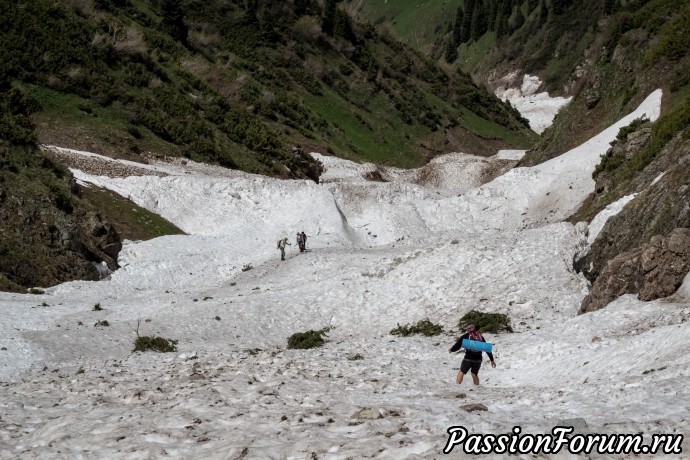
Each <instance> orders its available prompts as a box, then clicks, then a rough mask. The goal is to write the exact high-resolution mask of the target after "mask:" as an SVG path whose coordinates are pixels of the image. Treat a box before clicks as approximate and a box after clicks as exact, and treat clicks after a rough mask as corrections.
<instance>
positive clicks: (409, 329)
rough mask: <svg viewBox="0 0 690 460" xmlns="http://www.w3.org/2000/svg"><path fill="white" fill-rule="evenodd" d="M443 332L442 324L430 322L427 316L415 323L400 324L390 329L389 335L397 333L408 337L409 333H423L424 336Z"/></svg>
mask: <svg viewBox="0 0 690 460" xmlns="http://www.w3.org/2000/svg"><path fill="white" fill-rule="evenodd" d="M442 332H443V326H441V325H440V324H434V323H432V322H431V321H430V320H429V318H427V319H423V320H421V321H419V322H418V323H417V324H410V325H407V324H406V325H404V326H401V325H400V324H398V327H396V328H395V329H393V330H391V332H390V334H391V335H399V336H401V337H409V336H411V335H420V334H421V335H424V336H426V337H431V336H434V335H439V334H441V333H442Z"/></svg>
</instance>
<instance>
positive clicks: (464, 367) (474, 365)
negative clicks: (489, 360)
mask: <svg viewBox="0 0 690 460" xmlns="http://www.w3.org/2000/svg"><path fill="white" fill-rule="evenodd" d="M480 367H482V362H481V361H473V360H470V359H463V360H462V364H460V372H462V373H463V374H467V371H469V370H470V369H472V373H473V374H475V375H476V374H478V373H479V368H480Z"/></svg>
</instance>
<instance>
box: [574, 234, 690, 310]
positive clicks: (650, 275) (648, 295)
mask: <svg viewBox="0 0 690 460" xmlns="http://www.w3.org/2000/svg"><path fill="white" fill-rule="evenodd" d="M689 270H690V228H676V229H674V230H673V231H672V232H671V233H670V234H669V235H668V236H666V237H663V236H660V235H655V236H653V237H652V238H651V240H650V241H649V243H647V244H644V245H643V246H642V247H641V248H639V249H635V250H632V251H628V252H624V253H622V254H619V255H617V256H616V257H614V258H613V259H611V260H609V261H608V262H607V263H606V266H605V267H604V269H603V270H602V272H601V274H600V275H599V277H597V279H596V281H595V282H594V284H593V286H592V290H591V292H590V293H589V295H588V296H587V297H585V298H584V300H583V301H582V304H581V306H580V311H581V312H582V313H585V312H590V311H595V310H599V309H600V308H603V307H605V306H606V305H607V304H608V303H609V302H611V301H613V300H615V299H617V298H618V297H620V296H621V295H623V294H639V295H638V297H639V298H640V300H654V299H659V298H663V297H667V296H669V295H671V294H673V293H675V292H676V290H677V289H678V288H679V287H680V285H681V284H682V283H683V279H684V278H685V275H686V274H687V273H688V271H689Z"/></svg>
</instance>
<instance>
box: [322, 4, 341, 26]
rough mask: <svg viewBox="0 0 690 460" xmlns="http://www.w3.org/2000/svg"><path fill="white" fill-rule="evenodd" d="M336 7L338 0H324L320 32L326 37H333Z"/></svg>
mask: <svg viewBox="0 0 690 460" xmlns="http://www.w3.org/2000/svg"><path fill="white" fill-rule="evenodd" d="M337 7H338V0H326V4H325V5H324V9H323V22H322V24H321V30H323V31H324V33H325V34H327V35H333V32H334V31H335V12H336V9H337Z"/></svg>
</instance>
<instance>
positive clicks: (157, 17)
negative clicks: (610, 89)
mask: <svg viewBox="0 0 690 460" xmlns="http://www.w3.org/2000/svg"><path fill="white" fill-rule="evenodd" d="M336 3H337V2H333V1H328V2H325V3H324V4H323V5H321V4H319V3H318V2H316V1H301V2H299V1H298V2H294V3H291V2H272V1H252V2H244V1H222V2H200V1H199V2H194V1H183V0H165V1H161V0H158V1H156V0H150V1H145V0H131V1H130V0H98V1H95V2H89V1H80V2H77V1H63V2H57V3H56V2H52V1H47V0H25V1H20V2H15V3H12V2H4V3H3V5H2V6H0V8H1V9H2V10H1V11H0V15H1V18H2V19H0V21H2V24H1V25H2V28H1V29H0V30H2V32H0V64H1V65H2V66H3V68H4V69H6V72H7V74H8V76H9V77H10V78H11V79H12V80H13V83H14V85H15V86H17V87H19V88H21V89H22V90H23V91H24V92H25V93H27V94H28V95H30V96H31V97H32V98H33V99H34V100H35V101H37V103H38V104H39V110H37V112H36V114H35V116H34V121H35V123H36V126H37V134H38V138H39V141H41V142H46V143H48V142H52V143H57V144H60V145H64V146H71V147H78V148H84V149H89V150H95V151H99V152H103V153H106V154H110V155H116V156H128V157H132V158H133V159H136V157H137V155H138V154H139V153H140V152H142V151H153V152H157V153H166V154H172V155H184V156H187V157H189V158H192V159H195V160H199V161H209V162H214V163H218V164H221V165H224V166H228V167H231V168H239V169H242V170H246V171H251V172H257V173H263V174H270V175H276V176H285V177H307V176H308V177H312V178H316V177H317V175H318V165H315V164H314V163H313V161H312V160H311V158H310V157H309V156H308V155H305V154H304V153H302V152H304V151H305V150H309V149H318V150H320V151H325V152H332V153H334V154H337V155H341V156H344V157H348V158H353V159H360V160H370V161H379V162H387V163H390V164H393V165H397V166H403V167H410V166H418V165H420V164H423V163H424V162H425V161H426V160H428V159H429V158H430V157H431V156H433V155H435V154H438V153H440V152H443V151H446V150H447V149H449V148H450V149H461V148H463V147H465V148H466V147H467V146H475V145H476V144H478V142H477V140H478V139H484V132H487V131H488V132H491V133H492V136H491V137H490V138H489V139H487V140H488V141H489V142H488V147H486V148H485V149H484V151H481V150H480V151H479V152H478V153H489V152H490V151H491V150H492V149H494V148H495V147H496V145H510V146H515V147H528V146H530V145H531V144H532V143H533V142H534V140H535V137H534V135H533V133H531V132H530V131H529V129H528V128H527V127H526V126H525V125H524V123H523V120H521V119H520V116H519V114H517V113H516V112H514V111H511V109H510V108H509V107H506V106H504V105H503V104H502V103H501V102H500V101H498V100H497V99H496V98H493V97H492V96H490V95H488V94H487V93H486V92H485V91H483V90H482V89H480V88H478V87H477V86H476V85H474V84H473V83H472V81H471V79H470V78H469V77H468V76H467V75H466V74H464V73H462V72H456V71H452V72H450V73H444V72H443V71H442V70H441V69H440V68H438V67H436V66H435V65H434V64H433V63H432V62H431V61H429V60H428V59H426V58H425V57H424V56H422V55H421V54H419V53H417V52H416V51H414V50H413V49H411V48H409V47H406V46H404V45H402V44H401V43H399V42H398V41H396V40H395V39H393V38H391V37H390V36H387V35H381V34H379V33H378V32H377V31H376V30H374V29H373V28H371V27H367V26H360V25H358V24H356V23H355V22H353V21H352V20H351V19H350V18H349V16H348V15H347V14H346V13H345V12H344V10H343V9H341V8H338V7H337V6H336ZM19 43H21V45H18V44H19ZM467 113H472V114H475V115H477V116H479V117H480V118H482V123H481V126H480V129H479V130H478V129H477V127H476V124H470V123H468V122H466V121H465V114H467ZM448 139H460V140H461V141H460V144H461V145H447V144H445V142H446V141H447V140H448ZM463 144H466V145H463ZM294 147H297V148H294Z"/></svg>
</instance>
